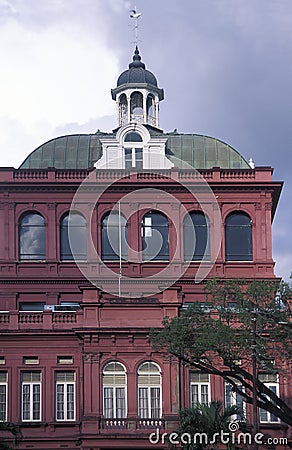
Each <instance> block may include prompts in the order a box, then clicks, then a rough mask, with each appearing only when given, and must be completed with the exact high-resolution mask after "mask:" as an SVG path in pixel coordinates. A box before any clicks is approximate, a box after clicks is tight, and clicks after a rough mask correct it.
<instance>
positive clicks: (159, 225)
mask: <svg viewBox="0 0 292 450" xmlns="http://www.w3.org/2000/svg"><path fill="white" fill-rule="evenodd" d="M142 252H143V260H146V261H149V260H152V261H153V260H168V259H169V238H168V220H167V217H165V216H164V214H161V213H158V212H151V211H150V212H149V213H147V214H146V215H145V216H144V217H143V220H142Z"/></svg>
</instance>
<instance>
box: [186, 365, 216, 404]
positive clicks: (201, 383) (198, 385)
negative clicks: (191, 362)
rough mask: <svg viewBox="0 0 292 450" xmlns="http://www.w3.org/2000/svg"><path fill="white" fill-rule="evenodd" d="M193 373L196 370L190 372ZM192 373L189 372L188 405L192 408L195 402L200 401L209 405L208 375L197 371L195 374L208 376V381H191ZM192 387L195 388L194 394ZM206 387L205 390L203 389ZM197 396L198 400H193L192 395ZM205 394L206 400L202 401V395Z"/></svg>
mask: <svg viewBox="0 0 292 450" xmlns="http://www.w3.org/2000/svg"><path fill="white" fill-rule="evenodd" d="M192 373H193V374H194V373H196V372H192ZM192 373H191V374H190V405H191V408H193V407H194V406H195V405H196V404H197V403H202V404H203V405H207V406H208V405H209V404H210V401H211V385H210V375H209V374H206V373H202V372H198V373H197V375H199V377H200V375H202V376H206V375H207V376H208V381H200V380H198V381H193V380H192V379H191V376H192ZM194 388H196V390H197V392H196V394H194V393H193V390H194ZM205 389H206V392H204V390H205ZM194 395H196V396H197V397H198V401H196V402H195V401H193V396H194ZM205 395H207V402H206V401H203V397H204V396H205Z"/></svg>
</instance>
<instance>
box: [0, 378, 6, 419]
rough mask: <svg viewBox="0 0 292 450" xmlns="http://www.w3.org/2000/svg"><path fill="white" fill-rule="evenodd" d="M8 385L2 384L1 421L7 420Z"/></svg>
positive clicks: (0, 389) (0, 386)
mask: <svg viewBox="0 0 292 450" xmlns="http://www.w3.org/2000/svg"><path fill="white" fill-rule="evenodd" d="M6 396H7V386H6V385H5V384H1V385H0V421H1V422H5V421H6V402H7V397H6Z"/></svg>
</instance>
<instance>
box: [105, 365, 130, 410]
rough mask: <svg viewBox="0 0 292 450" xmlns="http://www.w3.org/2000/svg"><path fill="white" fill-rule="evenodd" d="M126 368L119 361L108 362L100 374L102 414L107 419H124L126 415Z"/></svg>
mask: <svg viewBox="0 0 292 450" xmlns="http://www.w3.org/2000/svg"><path fill="white" fill-rule="evenodd" d="M126 385H127V377H126V369H125V367H124V366H123V364H121V363H119V362H115V361H112V362H109V363H107V364H106V365H105V367H104V369H103V374H102V386H103V415H104V417H105V418H107V419H124V418H125V417H126V416H127V402H126Z"/></svg>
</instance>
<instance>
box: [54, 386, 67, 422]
mask: <svg viewBox="0 0 292 450" xmlns="http://www.w3.org/2000/svg"><path fill="white" fill-rule="evenodd" d="M56 404H57V420H64V418H65V416H64V384H57V386H56Z"/></svg>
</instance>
